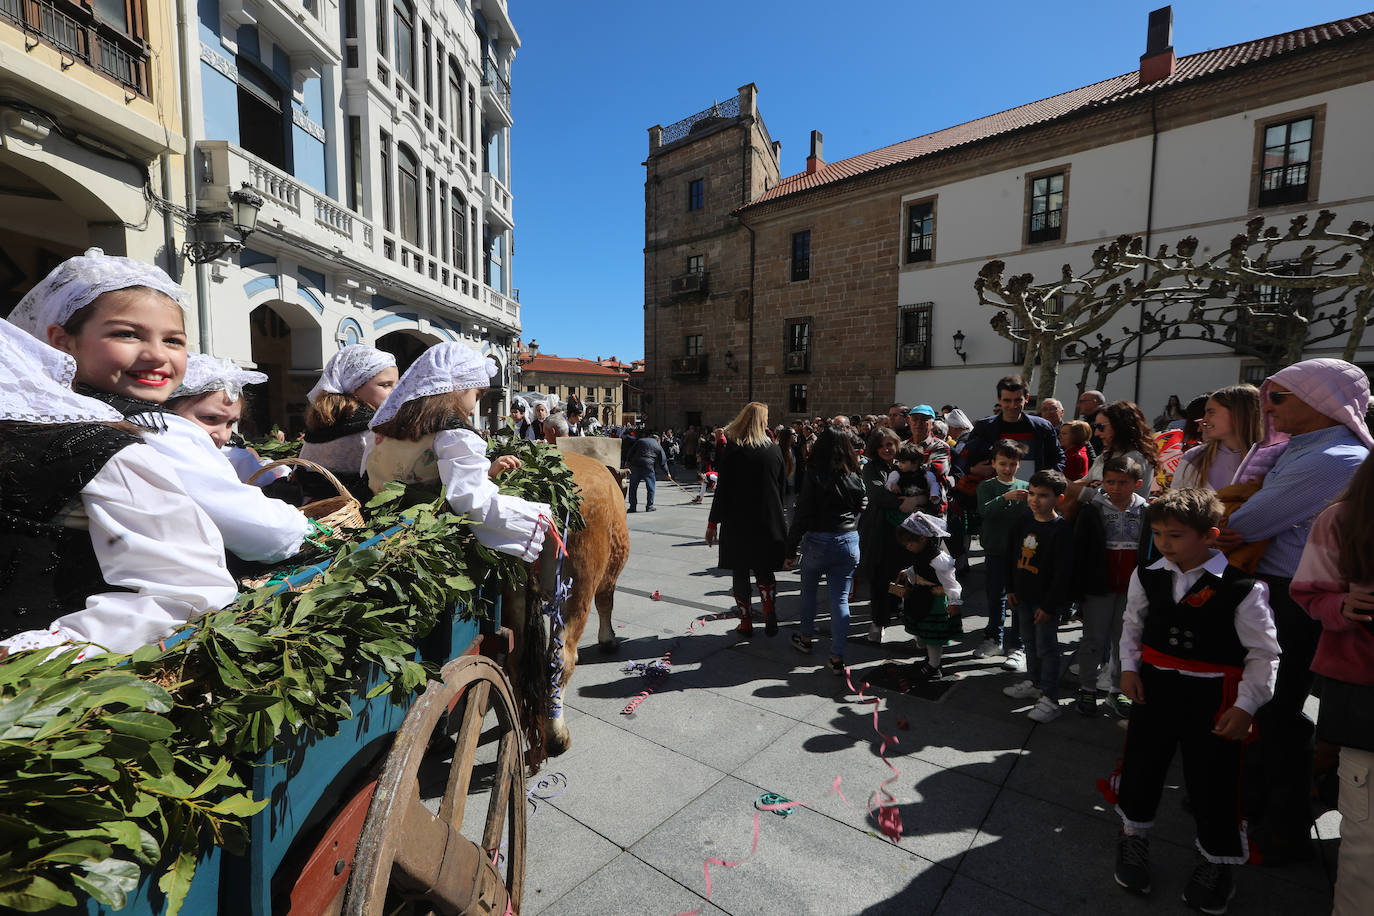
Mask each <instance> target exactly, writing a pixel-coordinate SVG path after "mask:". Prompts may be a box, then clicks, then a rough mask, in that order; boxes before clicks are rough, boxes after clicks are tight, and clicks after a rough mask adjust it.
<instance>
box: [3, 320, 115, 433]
mask: <svg viewBox="0 0 1374 916" xmlns="http://www.w3.org/2000/svg"><path fill="white" fill-rule="evenodd" d="M75 377H76V360H74V359H72V358H71V357H70V356H68V355H67V354H65V353H63V352H62V351H61V350H56V349H53V348H52V347H50V346H48V345H47V344H45V343H43V342H42V341H40V340H34V339H33V338H32V337H30V336H29V335H28V334H25V333H24V332H23V331H21V330H19V328H17V327H15V326H14V325H12V324H10V323H9V322H8V321H0V420H21V421H23V422H26V423H95V422H117V421H119V420H122V419H123V417H122V416H121V415H120V413H119V411H117V410H115V409H114V408H113V407H110V406H109V405H107V404H105V403H104V402H102V401H97V400H96V399H95V398H88V397H85V396H84V395H80V394H77V393H76V392H75V391H72V379H74V378H75Z"/></svg>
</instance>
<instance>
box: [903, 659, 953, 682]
mask: <svg viewBox="0 0 1374 916" xmlns="http://www.w3.org/2000/svg"><path fill="white" fill-rule="evenodd" d="M944 676H945V672H944V671H943V669H941V667H940V666H939V665H932V664H931V663H930V662H928V661H927V662H921V663H920V664H919V665H917V666H916V667H915V668H914V669H913V670H912V672H911V679H912V680H913V681H938V680H940V679H941V678H942V677H944Z"/></svg>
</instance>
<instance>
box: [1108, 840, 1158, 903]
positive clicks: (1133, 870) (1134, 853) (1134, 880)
mask: <svg viewBox="0 0 1374 916" xmlns="http://www.w3.org/2000/svg"><path fill="white" fill-rule="evenodd" d="M1115 877H1116V883H1117V884H1120V885H1121V886H1122V887H1124V888H1126V890H1128V891H1130V892H1131V893H1133V894H1148V893H1149V892H1150V841H1149V840H1148V839H1146V838H1145V837H1143V836H1126V835H1125V834H1122V835H1121V839H1120V840H1118V841H1117V843H1116V874H1115Z"/></svg>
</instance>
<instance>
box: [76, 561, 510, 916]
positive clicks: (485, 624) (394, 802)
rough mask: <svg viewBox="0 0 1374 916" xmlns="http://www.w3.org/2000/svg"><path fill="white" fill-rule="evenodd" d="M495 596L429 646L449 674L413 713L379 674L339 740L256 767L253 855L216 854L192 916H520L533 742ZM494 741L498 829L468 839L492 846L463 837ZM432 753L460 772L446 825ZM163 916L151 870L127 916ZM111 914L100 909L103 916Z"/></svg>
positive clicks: (206, 862) (449, 788)
mask: <svg viewBox="0 0 1374 916" xmlns="http://www.w3.org/2000/svg"><path fill="white" fill-rule="evenodd" d="M379 539H380V538H376V539H373V541H369V542H367V544H365V545H364V546H368V545H370V544H372V543H374V542H375V541H376V540H379ZM324 568H325V564H321V565H319V566H316V567H310V568H306V569H303V570H301V571H300V572H299V573H297V574H296V575H294V576H292V577H291V578H290V579H289V580H288V581H287V582H286V583H284V584H283V586H282V588H283V589H287V588H301V587H304V586H305V585H307V584H308V583H309V582H310V580H312V579H314V578H315V577H316V576H317V575H319V574H320V573H321V572H322V571H323V570H324ZM486 597H487V598H489V599H490V603H491V606H492V609H491V613H490V614H489V615H488V616H486V617H485V618H483V619H480V620H478V619H462V615H461V613H460V611H461V608H458V609H455V610H454V612H453V613H451V614H448V615H446V616H445V618H444V620H442V621H441V623H440V624H439V625H438V626H436V627H435V629H434V631H433V632H432V633H430V634H429V635H428V636H427V637H425V638H424V639H423V640H422V641H421V643H420V646H419V649H418V651H417V652H416V655H415V659H416V660H417V661H424V662H429V663H432V664H435V665H438V666H441V673H440V677H439V679H438V680H435V681H431V682H430V683H429V684H427V685H426V687H425V690H424V691H423V693H422V694H420V695H419V696H418V697H412V698H411V700H410V701H408V702H405V703H400V704H398V703H395V702H393V701H392V700H391V699H390V697H389V695H388V694H385V693H384V694H382V695H380V696H377V697H373V698H372V699H367V693H368V691H369V690H370V689H371V688H372V687H374V686H376V684H377V683H378V682H379V678H377V677H374V678H373V679H372V680H371V681H370V682H369V683H364V684H360V685H359V690H358V693H357V695H356V696H355V697H354V698H353V701H352V703H351V706H352V710H353V718H352V719H350V720H347V721H345V722H342V723H340V727H339V731H338V732H337V733H336V734H334V735H332V736H324V735H319V734H315V733H311V732H303V733H300V734H297V735H295V736H293V737H292V738H291V739H290V740H287V741H285V742H283V743H281V744H279V745H277V746H275V747H273V748H272V750H271V751H270V752H269V753H267V754H266V755H264V757H263V758H261V759H260V760H259V761H257V762H256V765H255V766H254V767H253V770H252V775H251V779H252V789H253V796H254V797H255V798H260V799H261V798H265V799H270V803H269V804H268V805H267V806H266V807H265V808H264V809H263V810H262V811H261V812H259V813H258V814H257V815H255V816H254V817H253V818H251V820H250V821H249V831H248V832H249V847H248V851H247V854H246V855H245V856H242V857H240V856H233V855H228V854H226V853H224V852H223V851H222V850H220V849H219V848H218V847H213V846H212V847H209V848H208V849H207V851H206V852H205V853H204V854H203V856H202V858H201V860H200V862H199V863H198V868H197V870H196V875H195V879H194V881H193V882H192V884H191V888H190V891H189V893H188V894H187V897H186V901H185V903H184V904H183V907H182V910H181V912H182V913H183V914H187V916H210V914H215V913H220V914H226V916H228V914H233V916H272V914H277V916H281V914H289V916H327V914H340V913H347V914H352V916H379V914H382V913H394V912H397V911H398V909H399V910H400V911H401V912H418V913H431V912H432V913H455V914H457V913H462V914H496V916H501V914H505V913H518V912H519V911H520V902H521V898H522V893H523V885H524V866H525V859H524V852H525V792H524V778H525V759H524V745H523V737H522V732H521V729H520V725H519V717H518V713H517V711H516V706H515V702H514V698H513V696H512V692H511V687H510V683H509V681H508V680H507V679H506V676H505V674H504V672H503V671H502V670H501V668H500V667H499V666H498V665H497V664H496V662H495V661H494V660H493V658H494V656H496V655H498V654H499V653H500V652H503V651H508V649H509V645H510V633H509V631H508V630H505V629H503V628H501V626H500V622H501V618H500V599H499V595H489V596H486ZM489 714H494V721H495V726H494V727H492V718H491V717H490V716H489ZM484 721H485V722H486V730H487V733H486V734H484V733H483V732H484ZM492 741H495V742H496V743H497V746H496V752H495V766H494V769H493V770H492V773H491V775H490V776H489V777H486V776H485V774H484V778H483V780H482V783H483V784H482V787H481V788H482V789H483V794H484V795H485V801H486V805H487V808H486V817H485V820H484V821H482V823H481V827H480V831H479V829H477V828H470V830H469V832H470V833H472V834H474V835H477V834H480V835H478V836H476V838H475V839H469V838H468V837H467V836H464V833H463V829H464V818H465V815H467V814H468V812H467V811H466V808H467V805H468V802H469V792H470V791H472V790H473V789H474V785H473V782H474V781H473V769H474V762H475V760H476V755H477V751H478V746H479V744H485V743H489V742H492ZM427 754H430V755H431V758H432V760H433V759H442V758H443V757H451V761H452V762H451V763H449V764H448V774H447V780H446V784H445V788H444V792H443V797H442V801H441V802H440V803H439V810H438V813H437V814H434V813H431V812H430V810H429V808H427V807H425V805H424V804H422V802H421V799H420V778H419V773H420V765H421V762H422V761H423V760H424V758H425V757H426V755H427ZM484 769H485V768H484ZM488 784H489V785H488ZM468 821H469V823H472V822H473V821H474V818H473V817H468ZM496 863H501V867H500V868H498V867H497V864H496ZM165 909H166V905H165V900H164V899H163V898H162V895H161V893H160V892H159V891H158V890H157V882H156V875H153V874H149V875H146V876H145V878H144V880H143V881H142V883H141V884H140V885H139V887H138V889H137V891H136V892H135V893H134V894H133V895H131V897H130V900H129V902H128V903H127V904H126V906H125V907H124V908H123V909H121V910H119V911H118V912H119V913H120V914H121V916H124V914H129V916H160V914H162V913H164V912H165ZM111 912H112V911H109V910H107V909H106V908H103V907H100V906H99V905H97V904H96V903H94V902H93V901H88V904H87V907H86V913H87V914H89V916H106V914H108V913H111Z"/></svg>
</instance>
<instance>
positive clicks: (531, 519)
mask: <svg viewBox="0 0 1374 916" xmlns="http://www.w3.org/2000/svg"><path fill="white" fill-rule="evenodd" d="M495 374H496V364H495V363H494V362H492V360H490V359H487V358H485V357H483V356H482V355H481V354H480V353H478V352H476V351H475V350H473V349H472V348H471V347H467V346H464V345H463V344H460V343H442V344H436V345H435V346H433V347H430V348H429V349H428V350H426V351H425V352H424V353H422V354H420V358H419V359H417V360H416V361H415V364H414V365H412V366H411V367H410V368H409V369H407V370H406V373H405V375H403V376H401V380H400V381H399V382H398V383H397V384H396V390H395V391H393V392H392V393H391V397H389V398H388V399H387V401H386V403H385V404H383V405H382V407H381V409H380V410H378V411H377V415H376V416H375V417H373V418H372V431H373V433H374V434H375V436H376V442H375V444H373V445H372V447H371V449H370V450H369V452H368V454H367V456H366V457H365V459H364V461H365V466H366V470H367V480H368V484H369V486H370V487H371V488H372V491H373V492H374V493H376V492H380V491H381V489H382V487H383V486H384V485H385V484H386V482H387V481H389V480H399V481H402V482H404V483H418V484H439V485H441V486H442V487H443V491H444V496H445V498H446V499H447V500H448V504H449V507H450V508H451V509H453V511H454V512H457V513H458V514H460V515H466V516H467V517H468V518H470V519H472V520H473V521H474V522H475V523H476V525H475V526H474V528H473V533H474V534H475V535H476V537H477V540H479V541H481V542H482V543H483V544H485V545H486V546H487V547H490V548H491V549H492V550H500V551H502V552H503V553H509V554H512V555H514V556H517V557H520V558H521V559H524V560H526V561H527V562H533V561H534V560H535V559H537V558H538V557H539V552H540V550H541V549H542V548H543V546H544V532H545V529H546V528H547V526H548V525H549V524H550V518H551V513H550V510H549V507H548V505H547V504H545V503H535V502H530V501H529V500H525V499H521V498H520V497H518V496H506V495H502V494H501V493H499V492H497V487H496V484H495V483H493V482H492V480H491V478H493V477H496V476H497V475H498V474H500V473H502V472H503V471H507V470H510V469H513V468H518V467H519V466H520V461H519V459H517V458H513V457H511V456H509V455H507V456H503V457H501V458H497V459H496V460H495V461H488V460H487V443H486V441H485V440H484V439H483V438H482V437H481V436H480V435H478V433H477V430H475V429H474V428H473V426H472V420H471V418H472V413H473V411H474V410H476V409H477V404H478V401H479V400H480V399H481V397H482V392H483V391H485V390H486V388H487V384H488V383H489V382H490V380H491V377H492V376H493V375H495Z"/></svg>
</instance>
